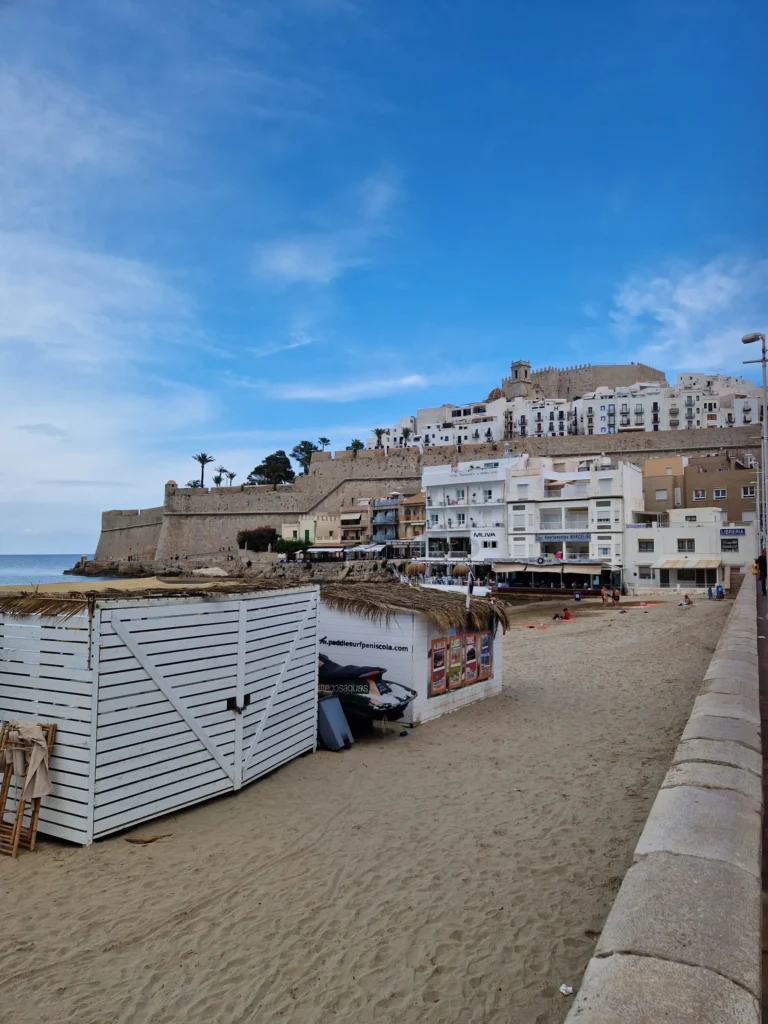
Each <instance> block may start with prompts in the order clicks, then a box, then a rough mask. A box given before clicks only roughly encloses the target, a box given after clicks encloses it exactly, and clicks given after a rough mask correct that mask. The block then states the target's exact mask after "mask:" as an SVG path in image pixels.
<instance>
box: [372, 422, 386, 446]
mask: <svg viewBox="0 0 768 1024" xmlns="http://www.w3.org/2000/svg"><path fill="white" fill-rule="evenodd" d="M373 432H374V434H375V435H376V447H377V448H381V439H382V437H384V435H385V434H386V430H385V429H384V427H374V428H373Z"/></svg>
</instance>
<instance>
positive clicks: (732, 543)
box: [720, 537, 739, 551]
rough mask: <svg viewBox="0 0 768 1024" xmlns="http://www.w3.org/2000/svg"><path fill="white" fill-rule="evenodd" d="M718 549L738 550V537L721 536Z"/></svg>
mask: <svg viewBox="0 0 768 1024" xmlns="http://www.w3.org/2000/svg"><path fill="white" fill-rule="evenodd" d="M720 550H721V551H738V550H739V538H738V537H721V538H720Z"/></svg>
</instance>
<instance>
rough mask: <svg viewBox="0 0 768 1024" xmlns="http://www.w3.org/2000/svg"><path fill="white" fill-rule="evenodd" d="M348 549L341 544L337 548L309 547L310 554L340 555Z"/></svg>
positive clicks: (308, 552)
mask: <svg viewBox="0 0 768 1024" xmlns="http://www.w3.org/2000/svg"><path fill="white" fill-rule="evenodd" d="M346 550H347V549H346V548H344V547H342V545H339V546H338V547H335V548H307V554H308V555H338V554H341V553H342V552H343V551H346Z"/></svg>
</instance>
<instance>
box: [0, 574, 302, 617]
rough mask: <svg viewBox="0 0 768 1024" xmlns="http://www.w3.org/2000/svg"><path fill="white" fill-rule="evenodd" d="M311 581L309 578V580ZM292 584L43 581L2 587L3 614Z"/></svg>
mask: <svg viewBox="0 0 768 1024" xmlns="http://www.w3.org/2000/svg"><path fill="white" fill-rule="evenodd" d="M308 582H309V581H308ZM290 586H291V585H290V584H289V583H287V582H283V581H281V582H278V581H271V580H269V581H267V580H258V581H253V580H249V581H247V582H246V581H245V580H242V579H228V580H225V581H222V582H219V581H218V580H217V581H216V582H211V583H209V582H207V581H206V582H200V581H197V580H195V581H192V580H182V581H179V582H176V581H174V582H172V583H164V582H163V581H161V580H159V579H157V578H156V577H154V576H153V577H150V578H148V579H141V580H139V579H135V580H125V581H122V580H121V581H120V582H117V581H115V582H114V583H93V582H90V583H85V582H83V583H81V584H80V585H79V586H77V585H75V586H73V587H71V588H67V585H66V584H59V583H56V584H42V585H40V586H36V587H23V588H22V587H3V588H0V616H1V615H6V616H9V617H11V618H14V619H26V618H29V617H30V616H32V615H40V616H41V617H42V618H46V619H60V620H61V619H71V618H72V617H73V616H74V615H78V614H80V612H84V611H86V610H88V609H92V608H93V605H94V603H95V602H96V601H99V600H102V601H109V600H113V601H124V600H132V601H141V600H146V599H157V600H166V599H168V598H174V597H217V596H219V595H222V594H237V593H242V592H245V593H253V592H255V591H258V590H276V589H289V588H290Z"/></svg>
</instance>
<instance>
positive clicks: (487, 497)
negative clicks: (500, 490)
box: [483, 484, 528, 501]
mask: <svg viewBox="0 0 768 1024" xmlns="http://www.w3.org/2000/svg"><path fill="white" fill-rule="evenodd" d="M522 486H524V487H527V486H528V485H527V484H523V485H522ZM518 489H519V488H518ZM518 497H520V495H519V494H518ZM483 501H493V491H492V490H491V489H490V488H486V489H485V490H484V491H483Z"/></svg>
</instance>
